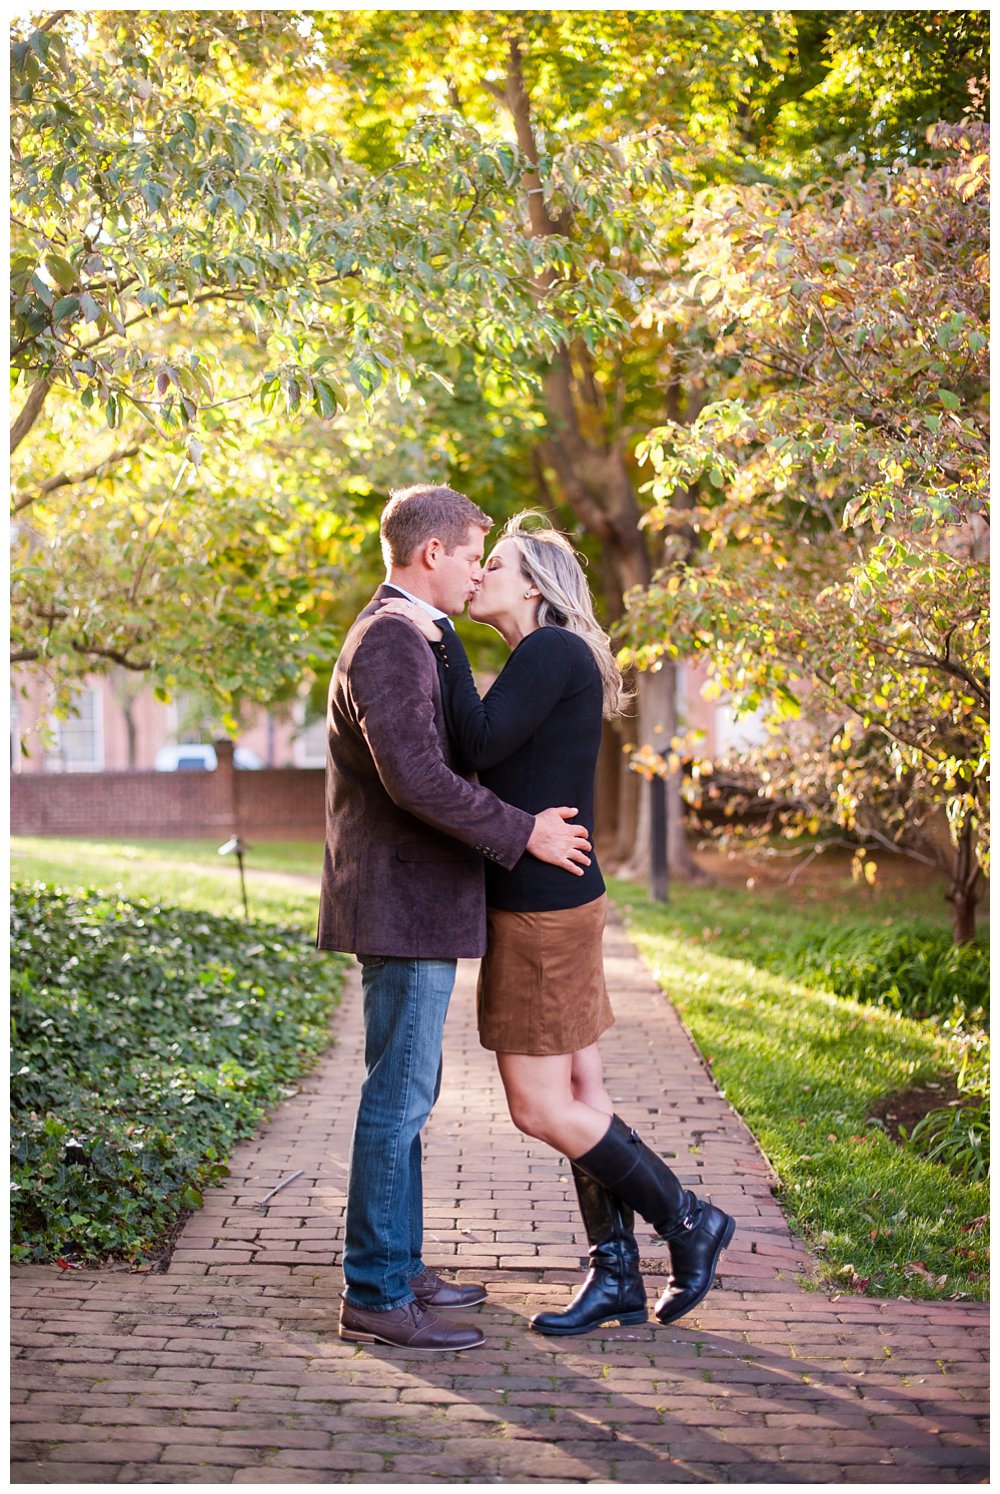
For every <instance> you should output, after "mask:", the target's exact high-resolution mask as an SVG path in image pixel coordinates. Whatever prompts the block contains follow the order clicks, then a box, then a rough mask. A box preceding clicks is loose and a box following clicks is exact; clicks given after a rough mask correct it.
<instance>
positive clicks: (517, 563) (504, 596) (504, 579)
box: [469, 539, 537, 623]
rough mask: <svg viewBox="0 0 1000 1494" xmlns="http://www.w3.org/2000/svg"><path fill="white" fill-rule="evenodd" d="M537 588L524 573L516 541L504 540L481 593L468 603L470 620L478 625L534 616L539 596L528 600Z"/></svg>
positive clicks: (491, 560)
mask: <svg viewBox="0 0 1000 1494" xmlns="http://www.w3.org/2000/svg"><path fill="white" fill-rule="evenodd" d="M534 590H535V588H534V587H533V586H532V585H531V582H530V581H528V580H527V579H526V578H525V575H524V572H523V571H522V570H521V558H520V555H519V553H518V548H517V545H516V544H515V543H514V541H513V540H509V539H506V540H501V541H500V543H499V544H498V545H497V547H496V549H495V550H494V551H493V553H492V554H491V555H490V557H489V559H488V560H487V562H486V566H485V568H484V571H483V579H482V581H481V582H480V583H479V590H478V591H477V592H476V594H475V596H474V597H473V598H472V601H471V602H470V603H469V616H470V617H472V618H474V619H475V620H476V622H485V623H493V622H497V621H498V620H500V619H502V618H514V617H520V616H523V615H524V614H525V613H531V614H533V613H534V610H535V606H536V605H537V596H532V597H525V595H524V593H525V592H526V591H531V592H534Z"/></svg>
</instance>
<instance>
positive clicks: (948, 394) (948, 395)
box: [937, 389, 962, 410]
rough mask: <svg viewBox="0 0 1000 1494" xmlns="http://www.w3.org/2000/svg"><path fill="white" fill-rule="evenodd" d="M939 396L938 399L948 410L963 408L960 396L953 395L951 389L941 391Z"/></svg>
mask: <svg viewBox="0 0 1000 1494" xmlns="http://www.w3.org/2000/svg"><path fill="white" fill-rule="evenodd" d="M937 394H938V399H939V400H940V401H941V403H942V404H943V405H944V407H945V409H946V410H958V409H959V408H960V407H961V404H962V401H961V400H960V399H959V397H958V395H957V394H953V393H952V391H951V390H950V389H939V390H938V392H937Z"/></svg>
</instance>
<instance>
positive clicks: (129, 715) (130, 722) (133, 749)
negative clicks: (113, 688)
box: [122, 700, 139, 772]
mask: <svg viewBox="0 0 1000 1494" xmlns="http://www.w3.org/2000/svg"><path fill="white" fill-rule="evenodd" d="M134 704H135V702H134V701H131V700H130V701H129V702H128V704H127V705H123V706H122V715H123V716H124V717H125V736H126V740H127V741H128V765H129V770H130V771H131V772H134V771H135V769H136V768H137V767H138V765H139V732H138V729H137V727H136V724H135V715H134V713H133V710H132V707H133V705H134Z"/></svg>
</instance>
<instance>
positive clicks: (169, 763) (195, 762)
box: [155, 742, 264, 773]
mask: <svg viewBox="0 0 1000 1494" xmlns="http://www.w3.org/2000/svg"><path fill="white" fill-rule="evenodd" d="M233 763H234V765H235V766H236V767H237V768H262V767H263V766H264V760H263V758H260V757H258V756H257V754H256V752H251V751H250V749H249V748H248V747H237V748H236V751H235V752H234V753H233ZM218 766H219V759H218V757H217V756H216V752H215V748H214V747H213V746H212V744H211V743H210V742H178V743H174V744H173V745H171V746H169V747H161V748H160V750H159V752H158V753H157V754H156V761H155V767H156V770H157V772H159V773H211V772H213V771H214V769H216V768H217V767H218Z"/></svg>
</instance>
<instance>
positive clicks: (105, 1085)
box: [11, 884, 344, 1262]
mask: <svg viewBox="0 0 1000 1494" xmlns="http://www.w3.org/2000/svg"><path fill="white" fill-rule="evenodd" d="M343 968H344V964H343V962H342V961H341V960H339V959H338V958H337V957H335V956H329V955H322V956H321V955H318V954H317V953H316V951H315V949H314V948H313V947H312V941H311V938H310V936H309V935H308V933H307V932H306V931H305V930H304V929H303V928H302V927H301V925H300V926H291V925H288V924H279V923H273V922H259V921H258V922H252V923H246V922H244V921H243V920H241V919H235V918H229V917H220V916H218V915H216V914H212V913H208V912H205V911H204V910H202V909H197V910H192V909H180V908H176V907H171V906H167V905H163V904H159V903H156V902H152V901H146V900H143V899H133V900H128V899H126V898H124V897H121V896H118V895H115V894H108V893H100V892H89V893H68V892H65V891H62V890H57V889H53V888H51V887H45V886H42V885H40V884H37V885H34V886H24V885H22V886H15V887H14V888H13V890H12V938H11V1014H12V1078H11V1101H12V1114H13V1126H12V1189H13V1203H12V1242H13V1251H14V1256H15V1258H16V1259H20V1260H51V1259H54V1258H56V1257H58V1256H69V1257H73V1258H75V1259H78V1260H86V1261H98V1260H103V1259H108V1258H124V1259H127V1260H130V1261H133V1262H138V1261H140V1260H142V1259H144V1258H148V1257H149V1256H150V1255H151V1254H155V1253H156V1251H157V1249H158V1247H159V1246H160V1245H161V1244H162V1242H163V1241H164V1239H165V1238H166V1236H167V1235H168V1234H169V1231H170V1229H171V1227H172V1226H173V1225H174V1224H175V1222H176V1221H177V1219H178V1218H179V1217H180V1216H181V1215H182V1214H183V1212H184V1211H185V1210H187V1209H190V1208H194V1207H197V1206H198V1204H199V1203H200V1191H199V1190H200V1189H201V1188H202V1187H203V1186H204V1185H205V1184H206V1183H208V1182H211V1181H214V1180H217V1179H218V1178H220V1177H221V1176H224V1174H225V1161H226V1158H227V1157H228V1155H229V1153H230V1151H231V1148H232V1145H233V1143H234V1141H235V1140H236V1139H237V1138H238V1137H241V1136H246V1135H248V1134H251V1133H252V1131H253V1130H254V1128H255V1126H256V1125H257V1123H258V1122H259V1121H260V1119H261V1117H262V1116H263V1114H264V1113H265V1111H266V1109H267V1107H268V1106H269V1105H271V1104H273V1103H274V1102H275V1101H276V1100H279V1099H280V1098H282V1096H283V1095H286V1094H288V1093H289V1092H290V1086H291V1085H292V1084H293V1083H294V1081H295V1079H296V1078H297V1077H298V1076H299V1075H301V1074H302V1073H303V1072H305V1071H306V1070H308V1069H309V1068H310V1067H311V1065H312V1064H313V1063H314V1062H315V1060H316V1058H317V1056H318V1055H319V1054H320V1053H321V1052H322V1051H323V1050H324V1049H325V1048H327V1047H328V1046H329V1044H330V1041H331V1038H330V1017H331V1014H332V1012H333V1010H334V1007H335V1005H336V1002H337V987H338V984H339V980H340V977H341V974H342V972H343Z"/></svg>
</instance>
